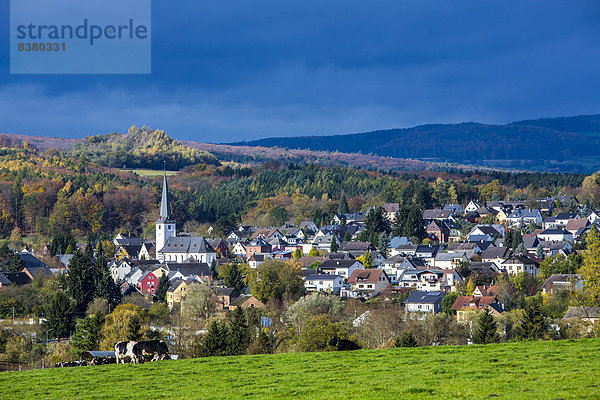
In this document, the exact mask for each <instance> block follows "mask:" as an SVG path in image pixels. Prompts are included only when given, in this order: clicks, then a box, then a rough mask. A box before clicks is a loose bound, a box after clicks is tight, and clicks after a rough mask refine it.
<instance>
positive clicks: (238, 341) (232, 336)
mask: <svg viewBox="0 0 600 400" xmlns="http://www.w3.org/2000/svg"><path fill="white" fill-rule="evenodd" d="M228 339H229V351H228V352H227V353H228V354H230V355H239V354H246V350H247V349H248V346H249V345H250V339H251V337H250V327H249V326H248V320H247V319H246V313H245V312H244V309H243V308H241V307H236V309H235V310H233V319H232V320H231V323H230V325H229V335H228Z"/></svg>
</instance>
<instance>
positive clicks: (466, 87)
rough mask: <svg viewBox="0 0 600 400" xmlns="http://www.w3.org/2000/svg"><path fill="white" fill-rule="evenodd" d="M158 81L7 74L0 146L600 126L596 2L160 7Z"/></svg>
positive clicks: (330, 0) (279, 1) (154, 77)
mask: <svg viewBox="0 0 600 400" xmlns="http://www.w3.org/2000/svg"><path fill="white" fill-rule="evenodd" d="M152 15H153V16H152V74H150V75H140V76H136V75H83V76H76V75H55V76H46V75H39V76H36V75H10V74H9V59H8V44H9V40H8V34H9V32H8V25H9V6H8V0H0V16H1V18H0V26H2V27H3V28H2V31H3V33H2V35H0V46H2V56H0V132H2V133H21V134H31V135H45V136H63V137H84V136H87V135H90V134H99V133H108V132H112V131H117V132H125V131H126V130H127V128H128V127H129V126H130V125H132V124H136V125H144V124H145V125H148V126H151V127H153V128H161V129H165V130H166V131H167V133H168V134H169V135H171V136H173V137H175V138H178V139H190V140H196V141H210V142H230V141H235V140H250V139H257V138H261V137H270V136H296V135H312V134H332V133H353V132H362V131H368V130H375V129H385V128H400V127H409V126H414V125H418V124H424V123H453V122H463V121H477V122H485V123H506V122H510V121H515V120H519V119H529V118H538V117H552V116H567V115H579V114H593V113H600V73H599V71H600V35H599V34H600V2H598V1H597V0H596V1H576V0H572V1H549V0H543V1H525V0H520V1H507V0H504V1H498V2H490V1H481V0H476V1H466V0H459V1H452V0H443V1H424V0H418V1H399V0H390V1H369V2H366V1H361V2H358V1H356V2H351V1H348V0H343V1H342V0H340V1H337V0H327V1H323V0H319V1H312V0H303V1H283V0H273V1H261V0H255V1H235V0H231V1H226V2H223V1H210V2H208V1H204V0H196V1H180V2H172V1H170V2H167V1H158V0H156V1H153V2H152Z"/></svg>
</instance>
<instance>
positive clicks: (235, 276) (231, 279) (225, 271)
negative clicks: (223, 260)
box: [219, 263, 244, 292]
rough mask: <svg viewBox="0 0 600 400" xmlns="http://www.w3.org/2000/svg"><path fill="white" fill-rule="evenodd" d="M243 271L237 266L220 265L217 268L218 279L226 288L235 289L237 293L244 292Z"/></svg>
mask: <svg viewBox="0 0 600 400" xmlns="http://www.w3.org/2000/svg"><path fill="white" fill-rule="evenodd" d="M243 275H244V271H243V270H242V266H241V265H239V264H235V263H231V264H222V265H220V266H219V278H221V279H222V280H223V284H224V285H225V287H228V288H235V289H237V290H238V291H239V292H241V291H242V290H244V279H243V278H244V276H243Z"/></svg>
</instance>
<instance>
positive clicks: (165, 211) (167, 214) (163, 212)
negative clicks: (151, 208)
mask: <svg viewBox="0 0 600 400" xmlns="http://www.w3.org/2000/svg"><path fill="white" fill-rule="evenodd" d="M170 218H171V207H170V206H169V186H168V184H167V173H166V172H165V173H164V175H163V189H162V198H161V200H160V214H159V217H158V220H159V221H168V220H169V219H170Z"/></svg>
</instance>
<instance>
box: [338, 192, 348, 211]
mask: <svg viewBox="0 0 600 400" xmlns="http://www.w3.org/2000/svg"><path fill="white" fill-rule="evenodd" d="M349 212H350V208H349V207H348V200H346V195H344V194H342V197H341V198H340V204H339V205H338V209H337V213H338V214H348V213H349Z"/></svg>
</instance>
